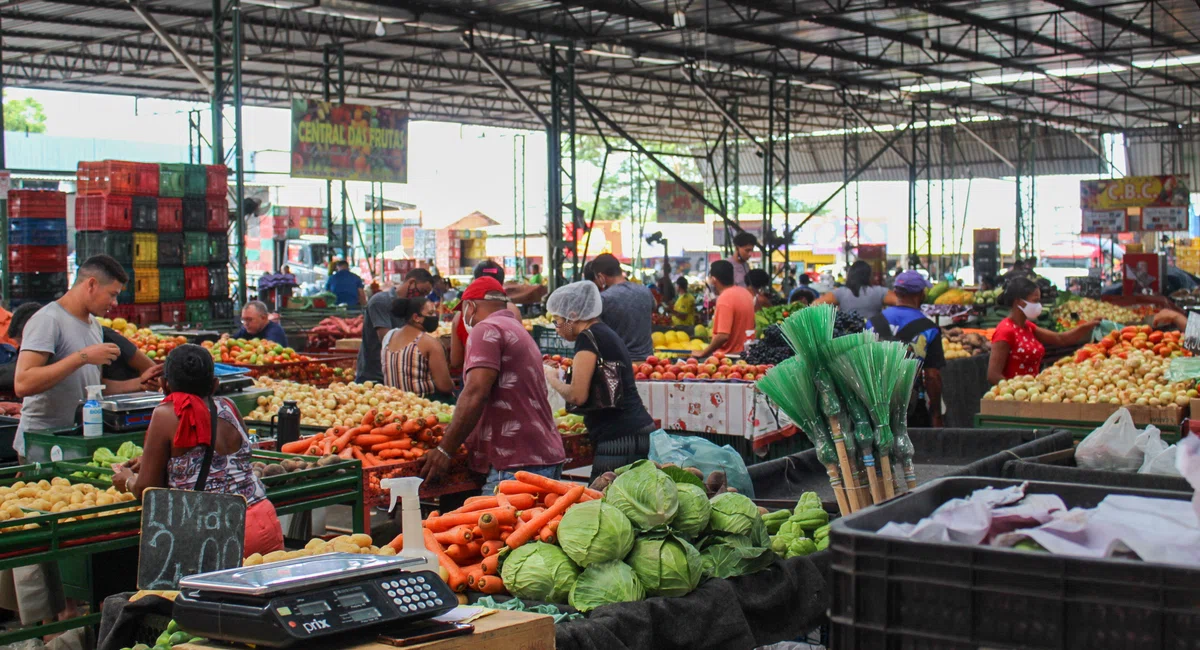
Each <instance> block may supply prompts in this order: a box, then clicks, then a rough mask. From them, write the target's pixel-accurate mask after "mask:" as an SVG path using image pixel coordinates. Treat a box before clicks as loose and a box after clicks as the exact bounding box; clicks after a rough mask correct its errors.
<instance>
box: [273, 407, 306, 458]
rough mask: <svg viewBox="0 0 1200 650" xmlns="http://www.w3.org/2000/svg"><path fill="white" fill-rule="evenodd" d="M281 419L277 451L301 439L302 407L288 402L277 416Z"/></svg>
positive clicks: (277, 435) (276, 438) (277, 432)
mask: <svg viewBox="0 0 1200 650" xmlns="http://www.w3.org/2000/svg"><path fill="white" fill-rule="evenodd" d="M275 417H277V418H279V429H278V430H277V431H276V433H275V449H276V450H279V449H282V448H283V446H284V445H286V444H287V443H289V442H295V441H296V440H299V439H300V407H299V406H296V403H295V402H293V401H291V400H288V401H286V402H284V403H283V407H282V408H280V409H279V413H278V414H276V416H275Z"/></svg>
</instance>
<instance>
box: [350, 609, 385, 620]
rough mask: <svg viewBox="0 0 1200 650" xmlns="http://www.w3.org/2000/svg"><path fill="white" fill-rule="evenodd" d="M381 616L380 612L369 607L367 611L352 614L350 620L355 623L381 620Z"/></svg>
mask: <svg viewBox="0 0 1200 650" xmlns="http://www.w3.org/2000/svg"><path fill="white" fill-rule="evenodd" d="M379 616H380V614H379V610H378V609H375V608H374V607H369V608H367V609H356V610H354V611H352V612H350V620H352V621H354V622H355V623H362V622H364V621H371V620H374V619H377V618H379Z"/></svg>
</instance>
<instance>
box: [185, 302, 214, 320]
mask: <svg viewBox="0 0 1200 650" xmlns="http://www.w3.org/2000/svg"><path fill="white" fill-rule="evenodd" d="M211 319H212V312H211V311H209V305H208V301H207V300H189V301H187V320H188V322H189V323H207V322H208V321H209V320H211Z"/></svg>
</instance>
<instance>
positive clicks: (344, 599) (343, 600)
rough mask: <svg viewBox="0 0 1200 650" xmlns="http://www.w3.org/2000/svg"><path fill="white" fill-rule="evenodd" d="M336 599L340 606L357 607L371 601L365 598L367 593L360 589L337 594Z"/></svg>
mask: <svg viewBox="0 0 1200 650" xmlns="http://www.w3.org/2000/svg"><path fill="white" fill-rule="evenodd" d="M337 599H338V604H339V605H341V606H342V607H358V606H360V605H366V604H367V603H369V602H371V600H370V599H369V598H367V595H366V594H364V593H362V592H361V591H359V592H354V593H349V594H338V595H337Z"/></svg>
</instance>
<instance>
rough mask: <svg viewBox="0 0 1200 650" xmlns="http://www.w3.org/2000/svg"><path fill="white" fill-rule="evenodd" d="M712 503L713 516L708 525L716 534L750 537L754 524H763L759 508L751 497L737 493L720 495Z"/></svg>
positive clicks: (710, 516) (710, 517)
mask: <svg viewBox="0 0 1200 650" xmlns="http://www.w3.org/2000/svg"><path fill="white" fill-rule="evenodd" d="M710 503H711V504H712V514H711V515H709V518H708V523H709V525H710V526H711V527H712V529H713V530H714V531H716V532H720V533H733V534H734V535H749V534H750V533H751V531H753V530H754V524H755V523H756V522H762V517H761V516H760V515H759V514H758V506H756V505H754V502H753V501H751V500H750V499H749V497H746V496H745V495H742V494H738V493H737V492H726V493H725V494H718V495H717V496H715V497H713V498H712V501H711V502H710Z"/></svg>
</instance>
